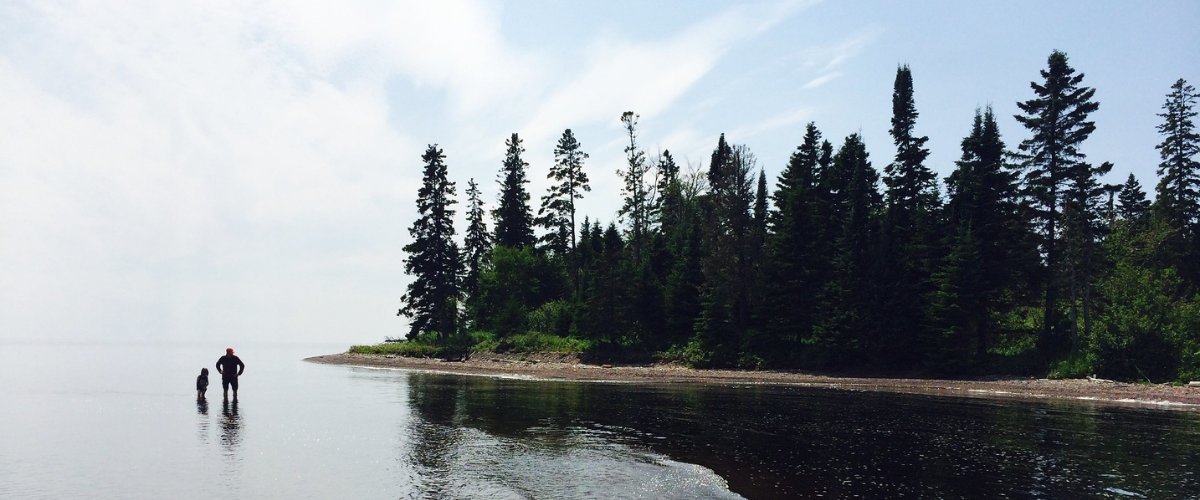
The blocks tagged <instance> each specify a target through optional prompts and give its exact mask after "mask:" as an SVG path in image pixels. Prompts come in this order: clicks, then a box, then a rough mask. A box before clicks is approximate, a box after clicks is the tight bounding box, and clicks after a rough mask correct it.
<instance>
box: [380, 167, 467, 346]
mask: <svg viewBox="0 0 1200 500" xmlns="http://www.w3.org/2000/svg"><path fill="white" fill-rule="evenodd" d="M421 159H422V160H423V161H424V162H425V169H424V173H423V174H422V178H421V189H420V190H418V191H417V213H418V216H417V220H416V221H414V222H413V224H412V226H410V227H409V229H408V234H409V235H410V236H412V239H413V241H412V242H411V243H409V244H407V245H405V246H404V252H405V253H407V254H408V257H407V258H406V259H404V272H405V273H406V274H408V275H410V276H412V277H413V281H412V282H411V283H409V284H408V289H407V292H406V293H405V294H404V296H403V297H402V298H401V299H400V300H401V302H402V303H403V304H404V305H403V306H402V307H401V308H400V311H399V312H397V313H396V314H397V315H404V316H408V318H409V320H410V321H411V323H410V327H409V333H408V337H409V338H412V337H414V336H416V335H418V334H421V333H426V332H437V334H438V335H439V336H440V337H441V338H445V337H446V336H448V335H453V334H454V333H455V332H456V329H457V319H458V298H459V288H458V287H459V266H460V261H459V252H458V244H457V243H455V242H454V210H453V209H451V208H450V207H451V205H454V204H455V203H456V202H455V201H454V183H453V182H450V181H449V180H447V178H446V163H445V161H444V160H445V159H446V155H444V154H442V150H440V149H438V147H437V146H436V145H433V144H431V145H429V148H428V149H426V150H425V154H424V155H422V156H421Z"/></svg>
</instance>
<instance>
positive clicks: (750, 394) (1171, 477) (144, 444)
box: [0, 343, 1200, 498]
mask: <svg viewBox="0 0 1200 500" xmlns="http://www.w3.org/2000/svg"><path fill="white" fill-rule="evenodd" d="M237 347H238V348H239V349H238V354H239V355H240V356H241V357H242V359H243V360H244V361H245V362H246V364H247V368H246V373H245V375H244V376H243V378H242V380H241V381H242V390H241V400H240V401H239V402H238V403H237V404H224V403H223V402H222V400H221V390H220V378H219V375H217V374H216V373H215V371H213V373H212V374H211V382H212V384H213V385H212V386H211V387H210V389H209V394H208V398H207V401H206V402H203V403H197V402H196V400H195V397H194V392H193V390H192V385H193V382H194V379H195V377H196V375H197V373H198V372H199V370H200V368H201V367H209V368H210V371H211V370H212V364H213V363H214V362H215V361H216V358H217V357H219V356H220V355H221V354H222V353H223V352H222V351H223V348H224V346H223V345H216V344H213V345H187V344H169V345H168V344H158V345H132V344H131V345H120V344H97V345H78V344H72V345H38V344H28V343H23V344H22V343H18V344H13V343H7V344H0V387H3V388H4V389H5V397H4V398H3V402H2V403H0V422H2V424H0V498H136V497H161V498H211V497H214V496H220V495H224V497H225V498H739V497H748V498H803V497H815V496H828V497H863V498H895V497H944V498H958V497H969V498H979V497H993V498H1000V497H1009V498H1039V497H1041V498H1064V497H1069V498H1079V497H1111V498H1138V497H1145V498H1200V477H1197V473H1196V472H1195V470H1194V469H1195V468H1196V467H1195V464H1198V463H1200V415H1197V414H1194V413H1185V412H1166V411H1158V410H1150V409H1136V408H1111V407H1100V406H1091V405H1086V404H1078V403H1049V402H1019V401H989V400H982V399H961V398H934V397H924V396H906V395H893V394H875V393H860V392H846V391H833V390H820V389H808V388H796V387H763V386H700V385H683V384H677V385H632V384H602V383H562V382H539V381H528V380H516V379H497V378H485V377H461V376H450V375H435V374H426V373H416V372H406V371H391V370H375V369H366V368H350V367H341V366H325V365H316V364H311V363H306V362H303V361H301V360H302V358H304V357H306V356H311V355H316V354H327V353H330V352H336V351H338V350H340V348H341V347H342V346H328V345H326V346H281V345H269V344H263V345H243V346H237Z"/></svg>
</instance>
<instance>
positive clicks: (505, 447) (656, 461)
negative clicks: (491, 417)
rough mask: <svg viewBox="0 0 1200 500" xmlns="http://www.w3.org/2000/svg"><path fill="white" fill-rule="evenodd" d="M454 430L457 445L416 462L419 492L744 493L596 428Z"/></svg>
mask: <svg viewBox="0 0 1200 500" xmlns="http://www.w3.org/2000/svg"><path fill="white" fill-rule="evenodd" d="M577 430H580V431H581V430H582V429H577ZM455 431H456V432H457V434H458V435H457V436H456V437H455V439H456V440H457V442H458V445H457V446H454V447H453V448H450V449H447V450H446V451H447V452H448V453H447V455H446V456H442V457H438V458H439V459H438V460H437V461H436V467H422V468H421V469H422V470H421V474H420V475H421V478H420V479H419V480H418V490H420V493H421V494H422V495H430V496H445V495H449V496H453V497H456V498H598V497H603V498H611V499H619V498H630V499H632V498H662V499H672V498H678V499H693V498H717V499H720V498H742V497H741V496H740V495H738V494H736V493H734V492H732V491H730V490H729V487H728V485H727V483H726V482H725V479H723V478H722V477H721V476H719V475H717V474H716V473H715V472H713V471H712V470H710V469H708V468H705V467H702V466H700V465H695V464H688V463H682V462H677V461H674V460H671V459H670V458H668V457H666V456H664V455H660V454H656V453H652V452H648V451H643V450H638V449H636V448H633V447H630V446H627V445H624V444H619V443H613V442H611V441H607V440H605V439H603V438H602V437H600V436H598V435H597V434H596V433H594V432H592V433H588V432H576V431H574V430H573V431H572V432H569V433H567V434H566V435H560V436H554V437H551V438H546V439H526V440H521V441H517V440H514V439H510V438H507V437H497V436H493V435H491V434H487V433H485V432H482V431H478V430H474V429H469V428H459V429H456V430H455ZM535 432H536V431H535ZM430 465H433V464H430ZM451 478H452V479H451Z"/></svg>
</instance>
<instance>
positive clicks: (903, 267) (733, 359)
mask: <svg viewBox="0 0 1200 500" xmlns="http://www.w3.org/2000/svg"><path fill="white" fill-rule="evenodd" d="M913 89H914V80H913V74H912V72H911V71H910V69H909V67H908V66H906V65H902V66H900V67H898V68H897V71H896V78H895V82H894V87H893V94H892V121H891V128H890V135H891V138H892V140H893V141H894V145H895V150H896V154H895V157H893V158H872V157H871V155H870V154H869V147H868V145H867V144H864V142H863V139H862V137H861V136H860V135H858V134H851V135H850V136H848V137H845V138H842V139H840V140H839V139H836V138H829V137H825V136H824V135H823V134H822V133H821V131H820V129H819V127H818V125H817V124H816V123H808V124H807V126H806V127H805V129H804V131H803V137H802V139H801V141H800V143H799V144H798V145H797V147H796V149H795V150H794V152H793V153H792V154H791V157H790V159H789V160H788V162H787V165H786V166H785V167H784V168H783V169H782V171H781V173H780V174H779V176H778V178H776V179H768V178H767V177H766V175H765V174H764V173H763V171H762V169H761V168H760V165H759V164H758V161H757V160H756V157H755V155H754V153H753V152H752V151H751V150H750V149H749V148H748V147H746V146H744V145H740V144H736V143H733V142H730V140H727V138H726V137H725V136H724V135H721V136H720V137H719V138H718V139H717V140H716V144H715V146H714V147H713V150H712V154H711V157H710V158H708V161H707V164H705V165H680V164H677V163H676V161H675V159H674V158H673V157H672V155H671V153H670V151H669V150H665V151H662V152H661V153H660V154H657V155H655V156H653V157H650V156H648V155H647V153H646V151H645V150H644V149H643V147H642V145H641V142H640V139H641V138H640V137H639V135H638V134H639V129H638V120H639V116H638V115H637V114H635V113H633V112H625V113H623V114H621V115H620V120H621V125H622V131H623V135H622V140H623V141H624V144H625V148H624V153H625V158H624V167H623V168H622V170H621V171H620V172H619V175H620V177H621V186H622V189H621V199H620V200H615V201H614V206H619V210H618V212H617V213H616V214H615V218H614V219H613V220H601V219H599V218H596V217H595V216H594V215H592V214H582V213H578V211H577V210H576V204H577V202H578V201H579V200H580V199H582V198H583V197H585V196H587V194H588V192H589V191H590V185H589V174H591V173H592V172H589V171H588V159H589V156H588V154H587V153H586V152H585V149H584V147H583V145H582V144H581V143H580V141H579V140H578V139H577V138H576V137H575V136H574V134H573V133H572V131H571V130H570V129H567V130H565V131H563V133H562V136H561V138H560V139H559V140H558V142H557V145H556V147H555V149H554V159H555V160H554V163H553V164H552V165H550V166H549V170H548V173H547V174H546V176H547V179H548V180H549V184H550V185H549V189H548V190H547V191H546V192H545V193H530V192H529V191H528V189H527V186H526V185H527V184H528V183H529V178H528V177H529V175H534V174H535V173H534V172H533V171H531V169H530V168H529V167H530V166H529V164H528V163H527V162H526V161H525V160H524V159H523V156H524V155H525V148H524V147H523V142H522V139H521V138H520V136H519V135H518V134H517V133H514V134H512V135H511V136H510V137H509V138H508V139H507V141H505V146H506V151H505V154H504V160H503V163H502V165H501V168H500V171H499V174H498V176H497V180H498V184H499V185H498V192H499V198H498V199H497V200H496V201H495V202H494V203H491V202H490V201H485V200H483V199H482V198H481V196H482V195H481V191H480V188H479V184H478V183H477V182H476V181H475V180H474V179H471V180H469V181H468V182H467V188H466V191H465V195H466V197H465V205H463V206H465V215H466V227H465V230H464V231H462V232H461V238H460V237H459V231H457V230H456V228H455V227H454V220H455V217H454V216H455V212H456V208H458V206H459V200H458V198H457V195H458V194H457V192H456V184H455V183H454V182H451V181H449V180H448V179H449V177H448V169H447V162H446V154H445V152H444V151H442V150H441V149H439V148H438V147H437V146H436V145H430V146H429V147H428V149H427V150H426V151H425V153H424V155H423V156H422V158H421V159H422V161H423V165H424V174H423V183H422V186H421V188H420V191H419V193H418V198H417V208H418V212H419V215H418V218H417V220H415V221H413V222H412V225H411V226H410V227H409V233H410V235H411V237H412V240H411V243H410V244H408V245H407V246H405V247H404V249H403V250H404V252H405V271H406V272H407V273H408V274H409V275H410V276H411V277H412V282H411V283H410V284H409V285H408V288H407V292H406V293H405V294H404V296H403V298H402V299H401V302H402V307H401V309H400V311H399V314H402V315H405V316H407V317H408V318H409V319H410V330H409V332H408V334H407V338H408V340H407V341H406V342H405V343H408V344H410V345H412V346H418V345H419V346H424V348H427V349H429V351H427V352H439V353H446V352H468V351H470V350H493V351H506V350H521V349H526V350H538V349H542V350H568V351H575V352H580V353H581V354H582V355H583V356H584V358H585V359H589V357H590V359H596V360H605V359H608V360H616V361H649V360H658V361H668V362H680V363H684V364H687V365H690V366H695V367H736V368H743V369H768V368H770V369H802V370H813V371H823V372H835V373H862V374H905V375H930V376H978V375H987V374H1026V375H1036V376H1045V375H1048V376H1051V377H1083V376H1092V375H1094V376H1098V377H1104V378H1113V379H1123V380H1138V381H1152V382H1167V381H1186V380H1200V162H1198V161H1197V155H1198V153H1200V135H1197V131H1196V129H1195V125H1194V121H1193V119H1194V118H1195V116H1196V113H1197V112H1196V109H1195V105H1196V98H1197V94H1196V91H1195V89H1194V88H1193V87H1192V86H1191V85H1189V84H1188V83H1187V82H1186V81H1184V80H1182V79H1180V80H1178V81H1176V82H1174V83H1173V84H1171V85H1169V87H1168V86H1166V85H1164V89H1165V90H1166V93H1165V100H1164V102H1163V105H1162V108H1161V110H1160V112H1159V113H1158V116H1159V117H1160V118H1161V121H1160V123H1161V124H1160V125H1159V126H1158V130H1157V132H1158V133H1159V135H1160V138H1161V143H1160V144H1158V146H1157V153H1158V158H1159V159H1160V162H1159V163H1158V165H1157V178H1156V179H1137V178H1135V177H1134V176H1133V175H1132V174H1131V175H1129V176H1128V178H1127V179H1126V180H1125V181H1124V182H1122V183H1119V184H1109V183H1106V179H1109V178H1111V177H1110V175H1114V174H1116V173H1117V172H1114V169H1118V168H1119V167H1117V166H1114V165H1113V164H1111V163H1109V162H1105V161H1102V160H1103V159H1093V158H1088V157H1087V156H1086V155H1085V154H1084V152H1083V151H1084V149H1085V145H1086V143H1087V140H1088V137H1089V136H1090V135H1091V134H1092V132H1093V131H1094V130H1095V123H1094V122H1093V121H1091V120H1090V119H1089V116H1090V115H1091V113H1093V112H1095V111H1096V110H1097V109H1098V108H1099V106H1100V103H1099V102H1098V101H1096V100H1095V98H1094V94H1095V90H1094V89H1093V88H1090V87H1088V86H1087V81H1086V80H1085V78H1084V74H1083V73H1081V72H1078V71H1076V70H1075V69H1074V68H1072V67H1071V66H1070V64H1069V60H1068V57H1067V55H1066V54H1064V53H1062V52H1059V51H1055V52H1053V53H1052V54H1050V56H1049V57H1048V59H1047V61H1046V66H1045V67H1044V68H1043V69H1041V71H1040V75H1039V77H1038V78H1037V79H1035V80H1034V81H1032V82H1031V84H1030V89H1031V93H1030V94H1029V98H1028V100H1026V101H1022V102H1019V103H1018V108H1019V110H1020V113H1019V114H1017V115H1016V116H1014V117H1013V118H1014V119H1015V120H1016V122H1017V123H1019V124H1020V125H1021V127H1022V128H1021V130H1022V132H1023V134H1022V136H1021V137H1001V135H1000V132H999V127H998V125H997V122H998V120H1000V119H1001V117H997V116H996V115H995V114H994V113H993V111H992V109H990V107H989V108H984V109H979V110H977V111H976V113H975V115H974V116H973V117H970V116H964V117H963V131H964V133H963V138H962V141H961V156H960V157H959V160H958V161H956V162H955V165H954V168H953V171H952V172H951V173H950V174H949V175H948V176H947V177H945V178H942V179H939V177H938V175H937V173H936V172H935V171H934V170H933V169H931V168H930V166H929V165H927V164H926V158H927V156H928V155H929V150H928V148H927V147H926V145H925V144H926V142H927V140H928V138H927V137H924V136H921V135H920V133H919V130H920V126H919V120H918V118H919V113H918V111H917V106H916V103H915V102H914V99H913ZM1005 119H1006V118H1005ZM1150 153H1152V152H1147V155H1149V154H1150ZM538 175H540V173H539V174H538ZM1151 190H1152V191H1153V192H1152V193H1151V192H1150V191H1151ZM533 195H540V197H536V198H535V197H534V196H533ZM489 212H490V217H486V218H485V214H486V213H489Z"/></svg>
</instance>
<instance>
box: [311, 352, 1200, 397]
mask: <svg viewBox="0 0 1200 500" xmlns="http://www.w3.org/2000/svg"><path fill="white" fill-rule="evenodd" d="M307 361H310V362H314V363H323V364H334V365H351V366H364V367H375V368H393V369H406V370H420V371H427V372H436V373H449V374H460V375H481V376H509V377H521V378H530V379H541V380H565V381H581V382H620V383H701V384H722V385H746V384H771V385H796V386H806V387H820V388H828V389H838V390H851V391H883V392H895V393H907V394H928V395H943V396H956V397H977V398H997V399H1003V398H1018V399H1051V400H1069V401H1078V402H1087V403H1091V404H1105V405H1121V406H1139V407H1151V408H1161V409H1171V410H1183V411H1200V387H1198V386H1173V385H1167V384H1131V383H1124V382H1115V381H1110V380H1096V379H1074V380H1049V379H1032V378H1024V379H1023V378H996V379H977V380H943V379H918V378H861V377H835V376H827V375H813V374H807V373H800V372H784V371H746V370H699V369H694V368H688V367H684V366H677V365H649V366H623V365H617V366H612V365H594V364H586V363H580V362H579V361H578V358H576V357H575V356H572V355H568V354H557V353H544V354H531V355H522V356H508V355H497V354H490V353H485V354H476V355H472V357H471V358H470V359H469V360H467V361H443V360H441V359H434V358H408V357H399V356H391V355H373V354H350V353H342V354H330V355H325V356H315V357H311V358H308V359H307Z"/></svg>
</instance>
